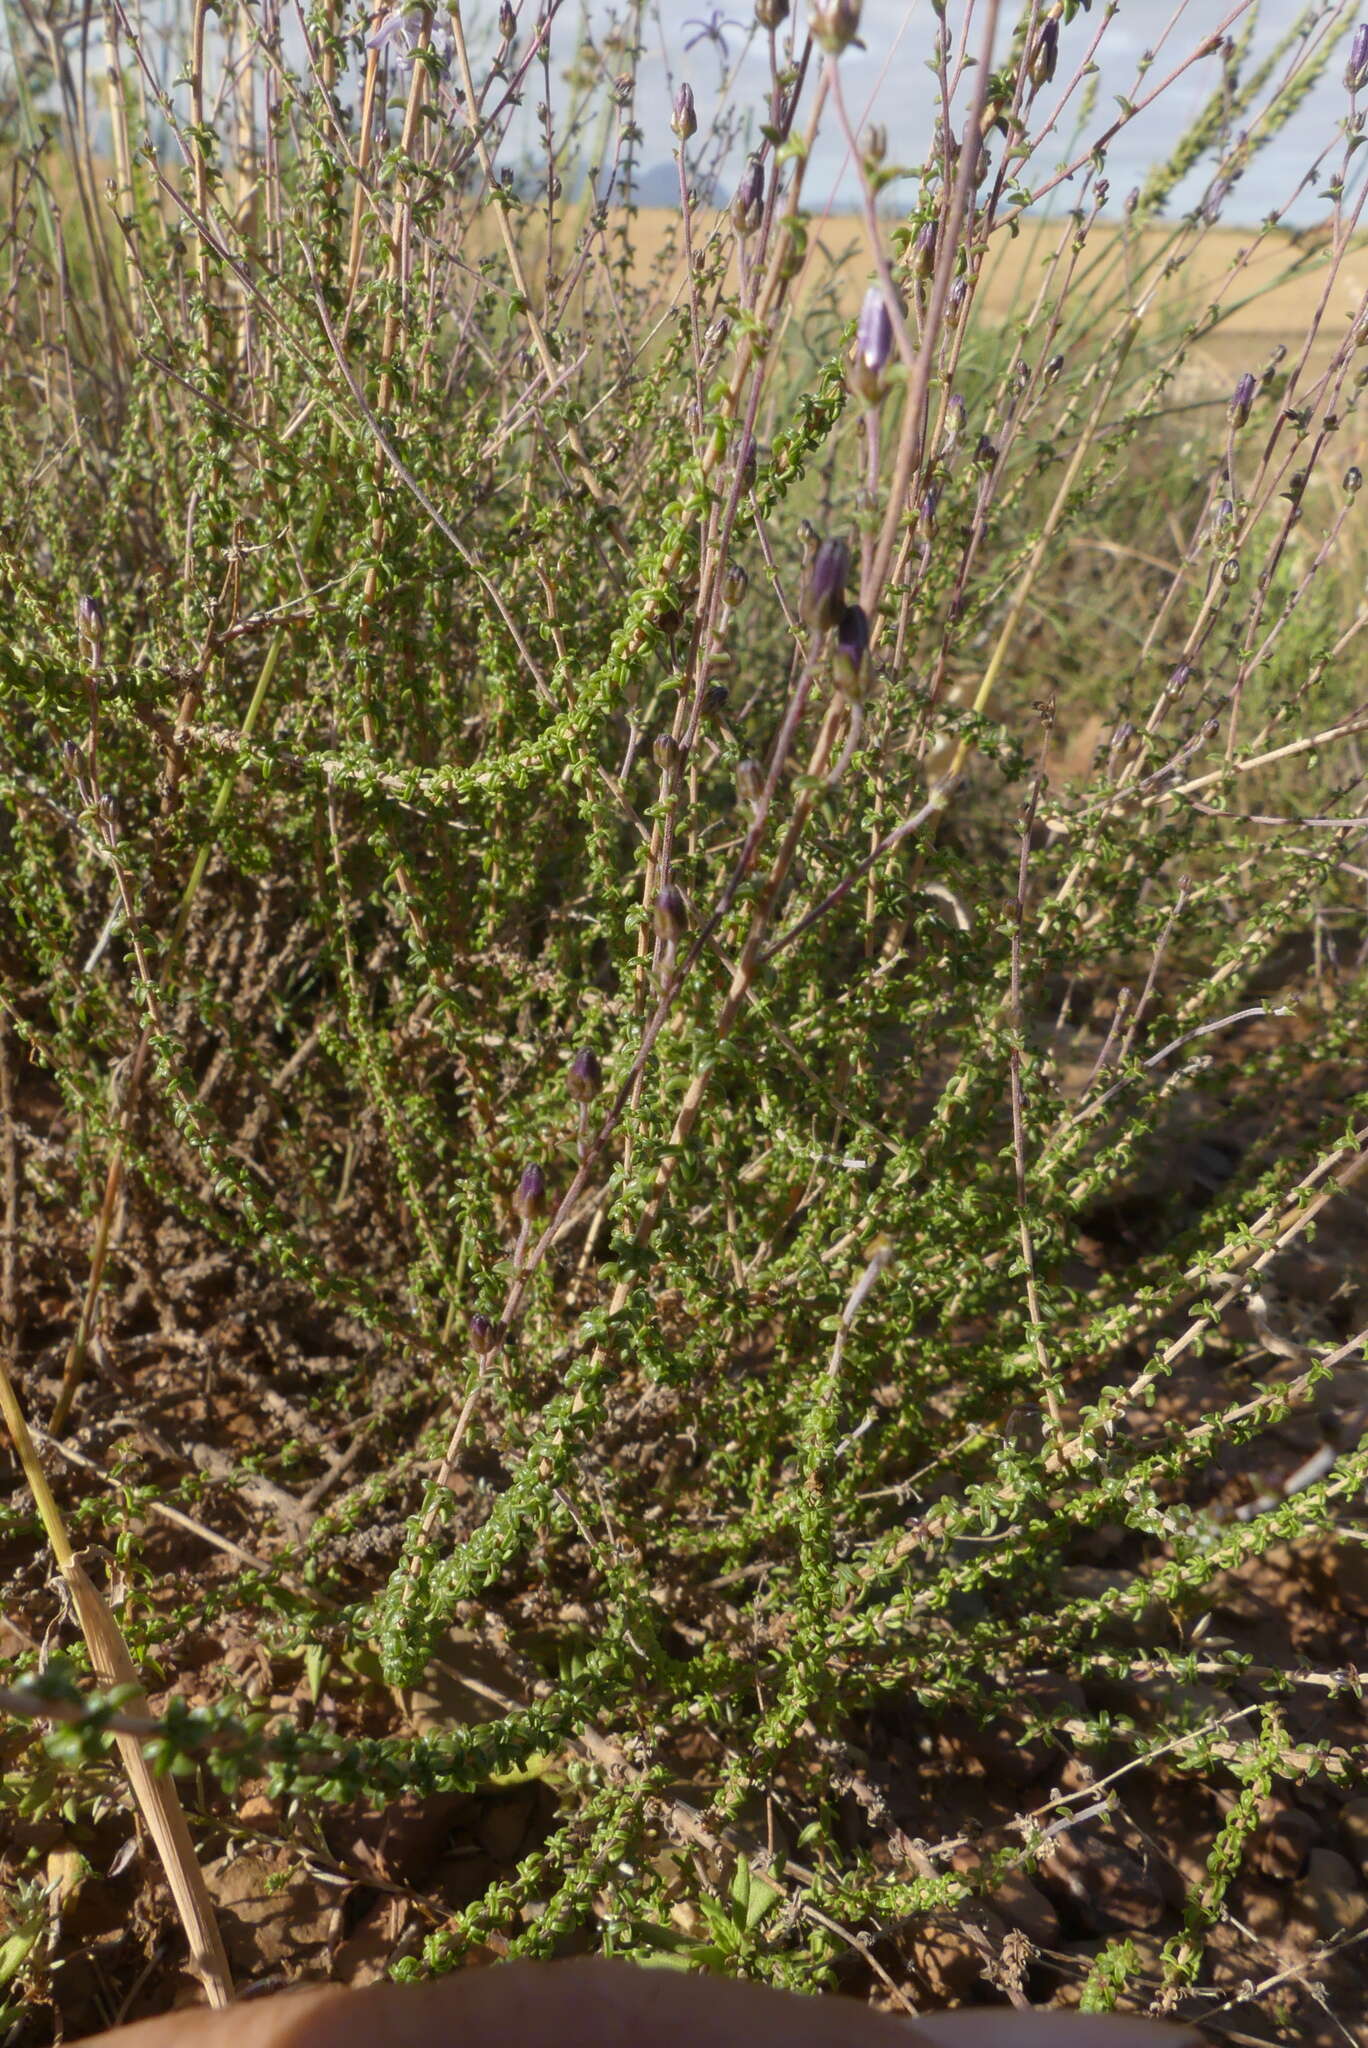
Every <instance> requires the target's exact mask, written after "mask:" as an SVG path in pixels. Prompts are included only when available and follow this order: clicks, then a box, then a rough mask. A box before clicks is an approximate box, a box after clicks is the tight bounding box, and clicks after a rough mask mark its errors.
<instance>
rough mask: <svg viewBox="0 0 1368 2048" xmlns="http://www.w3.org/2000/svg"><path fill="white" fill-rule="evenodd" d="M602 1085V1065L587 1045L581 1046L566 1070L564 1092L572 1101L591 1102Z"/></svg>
mask: <svg viewBox="0 0 1368 2048" xmlns="http://www.w3.org/2000/svg"><path fill="white" fill-rule="evenodd" d="M602 1086H603V1069H602V1067H601V1066H600V1065H599V1063H598V1060H597V1058H596V1056H595V1055H594V1053H593V1052H591V1050H590V1049H589V1047H588V1046H587V1045H586V1046H583V1047H581V1049H580V1051H579V1052H577V1053H576V1054H575V1057H574V1058H573V1059H572V1060H571V1062H570V1065H569V1068H568V1070H567V1072H566V1076H565V1092H566V1094H567V1095H568V1096H569V1097H570V1100H571V1101H572V1102H592V1101H593V1099H594V1097H595V1096H596V1095H597V1094H598V1092H599V1089H600V1088H601V1087H602Z"/></svg>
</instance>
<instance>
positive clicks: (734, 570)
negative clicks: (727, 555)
mask: <svg viewBox="0 0 1368 2048" xmlns="http://www.w3.org/2000/svg"><path fill="white" fill-rule="evenodd" d="M749 589H750V577H749V576H748V575H747V574H746V571H745V569H744V568H743V567H742V565H741V563H740V562H729V563H728V564H727V572H726V574H725V576H723V578H722V601H723V603H724V604H728V605H730V606H731V608H732V610H733V611H735V610H736V607H737V606H738V605H739V604H740V603H741V602H742V601H743V599H744V598H745V595H746V592H747V591H748V590H749Z"/></svg>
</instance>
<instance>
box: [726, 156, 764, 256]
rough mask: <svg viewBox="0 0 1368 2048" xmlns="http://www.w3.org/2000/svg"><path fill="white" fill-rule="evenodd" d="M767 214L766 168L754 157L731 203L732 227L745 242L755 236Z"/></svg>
mask: <svg viewBox="0 0 1368 2048" xmlns="http://www.w3.org/2000/svg"><path fill="white" fill-rule="evenodd" d="M764 213H765V166H764V165H763V164H762V163H761V161H760V159H759V157H758V156H753V157H752V158H751V160H750V162H749V163H748V164H747V165H746V168H745V171H744V172H743V173H742V177H741V183H740V184H739V185H738V186H737V188H736V197H735V198H734V199H733V201H732V203H731V217H732V225H733V227H734V228H735V229H736V232H737V234H738V235H740V236H741V237H742V239H743V240H744V239H745V237H746V236H747V235H753V234H754V233H755V230H756V229H757V228H758V227H759V225H760V222H761V220H762V219H763V218H764Z"/></svg>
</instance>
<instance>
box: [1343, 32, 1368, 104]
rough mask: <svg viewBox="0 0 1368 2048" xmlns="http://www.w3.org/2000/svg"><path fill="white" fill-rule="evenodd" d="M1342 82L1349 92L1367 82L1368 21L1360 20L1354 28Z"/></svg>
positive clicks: (1355, 90) (1354, 90) (1356, 89)
mask: <svg viewBox="0 0 1368 2048" xmlns="http://www.w3.org/2000/svg"><path fill="white" fill-rule="evenodd" d="M1344 82H1345V84H1346V85H1347V86H1348V88H1349V90H1350V92H1357V91H1358V90H1359V88H1360V87H1361V86H1362V85H1364V84H1368V21H1361V22H1360V23H1359V25H1358V27H1357V28H1356V29H1355V30H1354V40H1353V42H1352V43H1351V44H1350V45H1349V62H1348V63H1347V64H1346V65H1345V67H1344Z"/></svg>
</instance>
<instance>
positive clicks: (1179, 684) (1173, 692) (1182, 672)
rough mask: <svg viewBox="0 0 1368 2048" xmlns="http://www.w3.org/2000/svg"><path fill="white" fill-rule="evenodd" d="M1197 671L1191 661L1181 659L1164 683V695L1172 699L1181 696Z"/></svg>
mask: <svg viewBox="0 0 1368 2048" xmlns="http://www.w3.org/2000/svg"><path fill="white" fill-rule="evenodd" d="M1196 673H1197V671H1196V669H1195V668H1194V667H1193V666H1192V663H1191V662H1190V661H1180V662H1179V664H1178V666H1177V668H1176V669H1175V670H1174V671H1173V674H1172V675H1171V676H1170V677H1169V679H1168V681H1167V682H1166V683H1165V685H1164V695H1165V696H1166V697H1167V698H1169V699H1170V700H1172V699H1174V698H1178V697H1181V696H1182V694H1183V692H1184V690H1185V689H1186V688H1187V686H1188V684H1189V683H1190V682H1191V681H1192V678H1193V677H1194V676H1195V675H1196Z"/></svg>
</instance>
